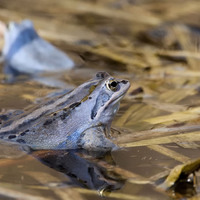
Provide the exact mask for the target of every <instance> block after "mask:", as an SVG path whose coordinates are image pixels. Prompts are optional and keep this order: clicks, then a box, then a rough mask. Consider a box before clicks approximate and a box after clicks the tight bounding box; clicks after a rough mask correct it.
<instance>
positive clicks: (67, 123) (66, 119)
mask: <svg viewBox="0 0 200 200" xmlns="http://www.w3.org/2000/svg"><path fill="white" fill-rule="evenodd" d="M129 87H130V83H129V81H127V80H118V79H115V78H113V77H111V76H110V75H109V74H108V73H106V72H99V73H97V74H96V76H95V78H94V79H92V80H89V81H88V82H85V83H83V84H82V85H80V86H79V87H77V88H76V89H74V90H73V91H71V92H69V93H67V94H64V95H62V96H59V97H56V99H53V100H50V101H49V102H45V103H43V104H41V105H39V106H38V107H33V108H30V109H29V110H28V111H26V112H25V113H22V114H18V115H15V116H14V117H13V118H11V119H10V120H7V121H5V122H3V123H2V124H1V125H0V139H3V140H9V141H13V142H18V143H21V144H25V145H28V146H30V147H31V148H32V149H78V148H84V149H88V150H111V149H115V148H116V145H115V144H114V143H113V142H112V141H111V138H110V135H109V132H110V125H111V122H112V120H113V117H114V115H115V114H116V112H117V111H118V108H119V102H120V100H121V99H122V97H123V96H124V95H125V93H126V92H127V90H128V88H129Z"/></svg>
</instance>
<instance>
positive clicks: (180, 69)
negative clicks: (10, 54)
mask: <svg viewBox="0 0 200 200" xmlns="http://www.w3.org/2000/svg"><path fill="white" fill-rule="evenodd" d="M180 2H181V1H179V0H176V1H172V0H170V1H169V0H165V1H162V3H161V2H160V1H156V0H154V1H149V0H144V1H137V0H136V1H131V0H130V1H128V0H127V1H114V0H108V1H104V0H103V1H100V0H99V1H98V0H97V1H90V0H88V1H78V0H68V1H64V0H59V1H56V2H55V1H53V0H48V1H46V0H41V1H35V3H34V4H33V3H32V1H27V0H18V1H17V3H16V1H9V3H8V1H7V0H1V1H0V20H1V21H3V22H4V23H7V22H9V21H20V20H22V19H25V18H28V19H31V20H32V21H33V22H34V24H35V27H36V30H38V33H39V34H40V35H41V36H42V37H43V38H45V39H47V40H49V41H50V42H51V43H53V44H54V45H56V46H57V47H59V48H60V49H62V50H63V51H65V52H66V53H68V54H69V55H70V56H71V58H72V59H73V60H74V61H75V63H76V67H75V68H74V69H72V70H70V71H68V72H65V73H61V74H59V73H56V74H53V76H52V75H51V78H52V79H50V82H51V83H56V84H55V85H56V86H57V83H62V84H61V85H62V88H60V87H52V84H51V86H48V85H47V84H45V85H44V84H42V82H37V81H34V80H30V79H27V77H25V78H24V77H22V78H21V79H20V80H18V81H17V82H15V83H13V84H7V83H3V80H4V79H5V75H4V74H3V66H1V69H2V70H1V73H0V79H1V80H2V82H1V83H0V109H1V110H0V111H1V114H2V113H5V112H7V111H8V110H23V109H25V108H27V106H31V105H34V104H38V103H39V102H41V101H42V99H43V98H44V97H46V96H47V95H51V94H55V92H60V91H61V90H62V89H63V84H64V88H65V89H67V90H71V89H73V88H74V87H76V86H78V85H79V84H81V83H83V82H85V81H87V80H88V79H90V78H92V77H93V76H94V75H95V73H96V72H98V71H107V72H108V73H110V74H111V75H113V76H114V77H117V78H123V79H128V80H129V81H130V83H131V87H130V89H129V91H128V93H127V94H126V96H125V97H124V99H123V100H122V102H121V106H120V110H119V112H118V113H117V116H116V117H115V119H114V121H113V124H112V128H113V130H112V132H113V134H115V136H116V139H115V142H116V143H118V144H119V146H120V147H121V149H120V150H118V151H113V152H109V153H106V154H105V153H102V152H86V151H75V150H71V151H52V150H51V151H50V150H49V151H47V150H41V151H31V150H30V149H29V148H26V147H22V146H20V145H14V144H10V143H7V142H5V141H1V142H0V143H1V144H0V198H1V199H76V200H78V199H80V200H81V199H142V200H148V199H161V198H162V199H163V200H164V199H198V198H199V196H200V187H199V185H198V181H199V172H196V173H195V176H194V177H193V176H192V172H191V175H190V176H189V177H188V179H187V181H185V182H184V181H183V182H182V183H180V184H177V185H176V187H172V188H171V189H169V190H167V189H166V188H163V187H160V185H161V183H163V181H164V180H165V179H166V177H167V175H168V174H169V173H170V171H171V170H172V169H173V168H174V167H176V166H177V165H180V164H185V163H187V162H188V161H191V160H195V159H199V153H200V146H199V145H200V126H199V121H200V118H199V110H200V100H199V96H200V95H199V86H200V81H199V80H200V79H199V77H200V73H199V69H198V66H199V55H198V52H196V51H195V49H197V42H196V43H194V42H195V41H196V40H198V37H199V35H198V34H199V33H198V31H197V32H194V33H193V32H192V31H194V30H193V29H189V28H188V27H193V28H194V27H195V28H196V29H195V30H199V24H198V23H199V22H198V19H199V18H198V17H199V12H198V10H199V8H200V4H199V2H198V1H197V0H196V1H195V0H192V1H184V3H180ZM183 24H185V25H188V27H187V28H188V29H186V27H184V26H183ZM157 29H158V30H157ZM194 38H197V39H196V40H195V39H194ZM193 40H195V41H193ZM0 45H1V46H2V45H3V38H1V42H0ZM44 78H46V77H44ZM58 86H59V85H58ZM196 181H197V182H196Z"/></svg>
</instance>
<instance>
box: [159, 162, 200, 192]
mask: <svg viewBox="0 0 200 200" xmlns="http://www.w3.org/2000/svg"><path fill="white" fill-rule="evenodd" d="M199 168H200V159H197V160H194V161H189V162H186V163H185V164H182V165H178V166H176V167H175V168H173V169H172V170H171V172H170V174H169V175H168V177H167V179H166V180H165V181H164V183H162V184H161V185H159V187H160V188H162V189H165V190H167V189H169V188H170V187H172V186H173V185H174V184H175V182H177V181H178V180H179V178H180V176H181V175H184V176H186V177H187V176H189V175H190V174H191V173H194V172H195V171H197V170H199Z"/></svg>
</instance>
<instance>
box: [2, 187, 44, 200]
mask: <svg viewBox="0 0 200 200" xmlns="http://www.w3.org/2000/svg"><path fill="white" fill-rule="evenodd" d="M11 188H13V189H11ZM0 195H2V196H5V197H8V198H14V199H20V200H27V199H28V200H46V197H42V196H39V195H36V194H27V193H26V192H25V191H24V192H22V191H19V190H18V187H16V188H15V185H13V184H12V185H4V184H0Z"/></svg>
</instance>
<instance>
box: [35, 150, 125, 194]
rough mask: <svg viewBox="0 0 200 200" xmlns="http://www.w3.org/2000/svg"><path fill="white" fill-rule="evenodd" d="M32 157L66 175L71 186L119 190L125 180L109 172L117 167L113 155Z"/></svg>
mask: <svg viewBox="0 0 200 200" xmlns="http://www.w3.org/2000/svg"><path fill="white" fill-rule="evenodd" d="M32 155H33V156H34V157H36V158H37V159H38V160H40V161H41V162H42V163H43V164H45V165H47V166H49V167H51V168H53V169H55V170H57V171H59V172H62V173H64V174H66V175H67V176H68V177H69V178H70V180H71V184H73V185H78V186H80V187H84V188H89V189H94V190H99V191H102V190H103V191H112V190H118V189H120V188H121V187H122V186H123V185H124V182H125V180H124V179H123V178H122V177H121V176H120V175H119V174H117V173H115V172H112V171H110V170H107V168H110V167H111V168H112V166H114V165H115V163H114V161H113V159H112V156H111V153H108V152H107V153H105V152H86V151H85V150H79V151H77V150H70V151H69V150H68V151H63V150H51V151H46V150H42V151H34V152H32Z"/></svg>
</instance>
